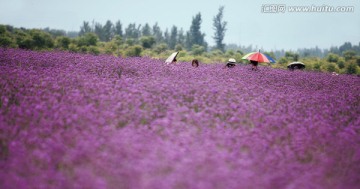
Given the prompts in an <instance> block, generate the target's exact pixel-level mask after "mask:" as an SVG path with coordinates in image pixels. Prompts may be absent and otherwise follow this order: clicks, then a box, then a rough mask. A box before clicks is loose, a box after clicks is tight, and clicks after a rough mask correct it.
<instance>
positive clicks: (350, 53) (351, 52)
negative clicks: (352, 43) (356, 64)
mask: <svg viewBox="0 0 360 189" xmlns="http://www.w3.org/2000/svg"><path fill="white" fill-rule="evenodd" d="M355 55H356V52H355V51H354V50H347V51H344V52H343V56H344V58H345V61H349V60H351V59H353V58H354V57H355Z"/></svg>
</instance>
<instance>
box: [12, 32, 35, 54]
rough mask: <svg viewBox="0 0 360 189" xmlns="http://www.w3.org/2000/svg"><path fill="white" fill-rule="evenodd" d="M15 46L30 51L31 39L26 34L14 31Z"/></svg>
mask: <svg viewBox="0 0 360 189" xmlns="http://www.w3.org/2000/svg"><path fill="white" fill-rule="evenodd" d="M15 40H16V44H17V45H18V47H19V48H21V49H31V48H32V46H33V39H32V37H31V36H30V34H28V33H27V32H25V31H23V30H20V29H16V30H15Z"/></svg>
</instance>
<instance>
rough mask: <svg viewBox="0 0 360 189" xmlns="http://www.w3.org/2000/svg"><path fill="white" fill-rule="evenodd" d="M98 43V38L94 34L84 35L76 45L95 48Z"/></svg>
mask: <svg viewBox="0 0 360 189" xmlns="http://www.w3.org/2000/svg"><path fill="white" fill-rule="evenodd" d="M98 41H99V38H98V36H97V35H96V34H95V33H86V34H85V35H84V36H81V37H80V38H79V39H78V45H79V46H80V47H81V46H96V44H97V42H98Z"/></svg>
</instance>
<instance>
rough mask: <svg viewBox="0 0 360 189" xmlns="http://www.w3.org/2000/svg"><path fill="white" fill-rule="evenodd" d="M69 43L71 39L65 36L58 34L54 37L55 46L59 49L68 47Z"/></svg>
mask: <svg viewBox="0 0 360 189" xmlns="http://www.w3.org/2000/svg"><path fill="white" fill-rule="evenodd" d="M70 43H71V39H70V38H68V37H65V36H60V37H57V38H56V39H55V46H56V47H57V48H60V49H64V50H66V49H68V48H69V45H70Z"/></svg>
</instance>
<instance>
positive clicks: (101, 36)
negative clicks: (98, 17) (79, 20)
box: [94, 22, 105, 41]
mask: <svg viewBox="0 0 360 189" xmlns="http://www.w3.org/2000/svg"><path fill="white" fill-rule="evenodd" d="M94 33H95V34H96V35H97V36H98V37H99V39H100V41H105V32H104V28H103V26H102V24H100V23H98V22H97V23H95V28H94Z"/></svg>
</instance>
